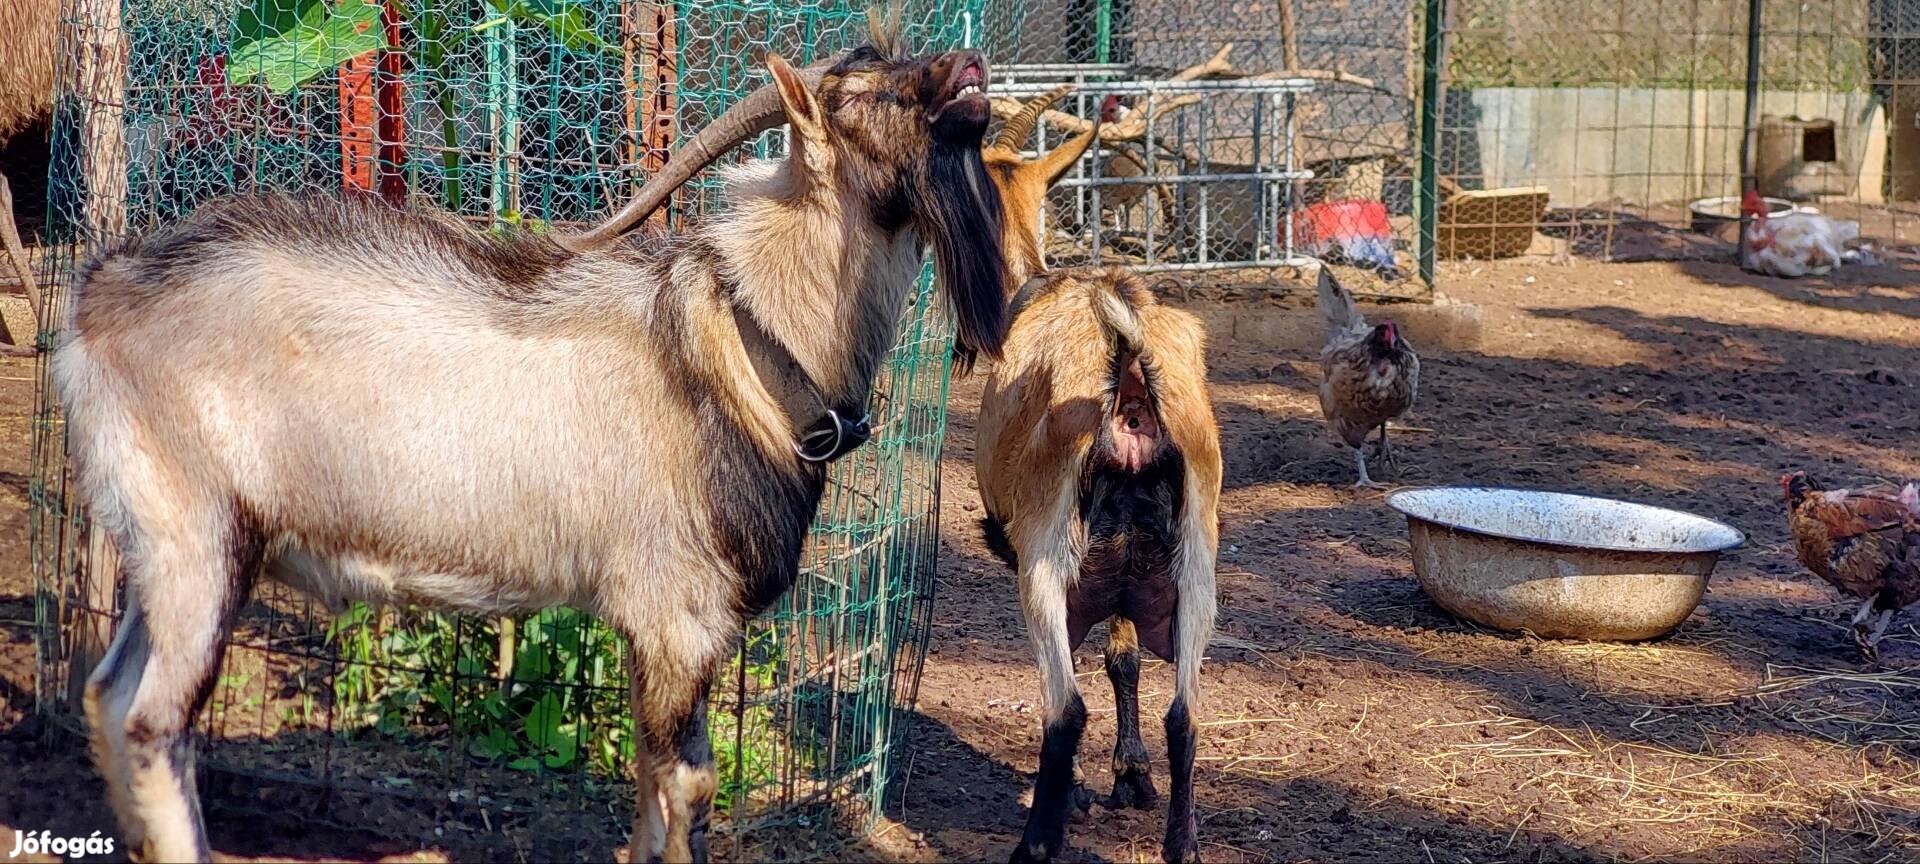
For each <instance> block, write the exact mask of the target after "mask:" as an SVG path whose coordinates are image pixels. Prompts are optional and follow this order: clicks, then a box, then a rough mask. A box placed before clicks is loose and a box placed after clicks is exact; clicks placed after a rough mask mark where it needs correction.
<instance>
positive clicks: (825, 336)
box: [53, 32, 1006, 861]
mask: <svg viewBox="0 0 1920 864" xmlns="http://www.w3.org/2000/svg"><path fill="white" fill-rule="evenodd" d="M876 35H877V37H878V38H877V39H876V41H877V42H878V43H879V44H880V45H881V46H884V47H873V46H868V47H862V48H858V49H855V50H854V51H852V52H850V53H849V54H847V55H845V56H844V57H842V58H840V59H839V60H838V61H837V62H835V63H834V64H833V65H832V66H831V67H830V68H827V69H825V70H824V71H816V72H807V73H802V72H797V71H795V70H794V69H793V68H792V67H790V66H788V65H787V64H786V63H785V62H784V61H781V60H780V59H779V58H777V57H769V59H768V65H769V67H770V69H771V71H772V73H773V78H774V84H772V85H769V86H768V87H766V88H763V89H762V90H761V91H759V92H757V93H755V94H754V95H752V96H749V97H748V98H747V99H746V100H745V101H743V102H742V103H741V104H740V105H738V106H736V108H735V109H734V110H733V111H731V112H729V113H728V114H727V115H726V116H723V117H722V118H720V119H719V120H717V121H715V123H714V124H713V125H712V126H710V127H708V129H707V130H703V131H702V132H701V134H700V135H699V136H698V137H696V138H695V139H694V140H693V141H691V142H689V143H688V144H687V145H686V146H685V147H684V148H683V149H682V151H681V152H680V153H677V154H676V155H675V157H674V159H673V161H671V162H670V163H669V165H668V166H667V167H666V168H665V169H663V170H662V171H661V172H660V174H659V175H658V176H657V177H656V178H655V179H654V180H653V181H650V182H649V183H648V185H647V187H646V188H645V189H643V190H641V192H640V194H639V195H638V196H636V198H635V200H634V202H633V204H632V205H630V206H629V207H627V208H626V209H624V210H623V211H622V212H621V213H620V214H619V215H617V216H615V217H614V218H613V219H611V220H609V222H607V223H606V224H605V225H603V226H601V227H600V228H599V229H596V230H594V231H590V232H587V233H585V234H579V235H558V236H554V235H525V236H519V237H514V238H511V239H499V238H493V237H489V236H485V235H481V234H478V233H476V232H474V231H472V230H470V229H467V228H465V227H464V226H461V225H459V224H458V223H457V222H455V221H454V220H452V219H451V218H449V217H446V216H444V215H436V214H432V213H413V212H405V211H401V210H397V209H392V208H388V207H386V206H385V205H383V204H380V203H378V202H377V201H368V202H348V203H343V202H339V201H333V200H322V199H290V198H236V199H227V200H222V201H218V202H214V203H211V204H208V205H206V206H205V207H203V208H201V209H200V210H198V211H196V212H195V213H194V214H192V215H190V216H188V217H187V218H185V219H184V220H182V221H181V222H179V223H177V224H175V225H173V226H171V227H169V228H166V229H163V230H161V231H159V232H157V233H155V234H153V235H151V236H149V237H146V238H144V239H142V240H138V241H135V242H132V243H129V244H127V245H125V246H123V247H122V248H120V249H117V250H114V251H112V252H110V253H108V254H107V255H106V256H105V257H103V258H102V259H100V260H98V261H96V262H94V263H92V264H91V265H89V266H88V267H87V268H86V269H85V270H83V271H82V273H81V274H80V276H79V278H78V281H77V288H76V292H75V296H74V301H73V304H72V309H73V316H74V317H73V321H72V325H71V328H70V333H69V338H68V339H67V341H66V342H65V343H64V344H62V345H60V346H59V347H58V348H57V349H56V351H55V354H54V359H53V380H54V387H55V390H56V392H57V394H58V396H59V398H60V401H61V403H62V404H63V405H65V406H66V407H67V411H68V414H67V418H68V425H67V430H68V434H69V436H70V441H71V443H70V447H69V452H70V453H71V454H72V457H73V462H74V469H75V474H76V482H77V486H78V492H79V495H80V497H81V499H82V500H83V501H84V502H85V504H86V505H87V507H88V510H89V512H90V514H91V516H92V518H93V519H94V520H95V521H96V523H97V524H99V525H100V526H102V528H103V529H104V530H105V531H106V533H107V534H108V536H109V537H111V538H112V540H113V542H114V544H115V546H116V547H117V548H118V550H119V552H120V555H121V560H122V562H123V566H124V573H125V576H126V582H127V586H126V614H125V615H124V617H123V618H122V620H121V622H120V626H119V628H118V631H117V633H116V634H115V637H114V641H113V645H112V647H111V648H110V649H109V650H108V652H107V655H106V657H105V658H104V659H102V660H101V662H100V664H99V666H98V667H97V668H96V669H95V670H94V672H93V674H92V676H91V677H90V678H89V680H88V682H87V690H86V707H87V717H88V721H89V724H90V726H91V731H92V735H93V739H94V747H95V758H96V761H97V762H98V764H99V767H100V769H101V772H102V774H103V775H104V776H105V778H106V780H107V789H108V794H109V796H110V797H111V799H112V801H113V804H114V807H115V810H116V811H117V812H118V814H119V816H120V820H121V824H122V828H123V830H124V832H125V836H124V839H125V840H126V842H127V845H128V846H129V847H130V848H132V849H135V850H138V851H139V852H141V853H143V855H144V857H145V858H147V859H149V860H154V859H157V860H167V861H185V860H201V861H204V860H207V858H208V857H209V848H208V843H207V839H206V833H205V828H204V826H203V824H202V820H201V818H200V813H199V803H198V798H197V795H196V794H195V791H194V774H193V768H192V762H193V751H192V747H191V744H190V741H189V738H188V735H187V732H188V729H189V727H190V725H191V721H192V718H193V716H194V714H195V713H196V712H197V711H198V710H199V707H200V705H201V704H202V703H204V701H205V700H206V697H207V694H208V692H209V689H210V683H211V681H212V676H213V674H214V670H215V669H216V668H217V667H218V665H219V661H220V654H221V647H222V637H223V636H224V635H225V633H226V632H227V629H228V627H229V624H230V621H231V619H232V616H233V614H234V612H235V610H237V609H238V608H239V607H240V606H241V604H243V603H244V602H245V601H246V598H247V596H248V593H249V591H250V590H251V587H252V585H253V583H254V581H255V579H256V577H258V576H265V577H267V578H270V579H276V580H279V581H283V582H286V583H288V584H291V585H294V586H296V587H299V588H302V589H303V590H305V591H307V592H308V593H310V594H312V595H314V596H315V597H317V598H319V599H321V600H323V601H325V602H327V603H328V605H330V606H336V607H337V606H339V605H341V604H344V603H345V602H346V601H349V600H355V599H362V600H368V601H376V602H377V601H407V602H414V603H419V604H424V605H429V606H433V607H438V608H442V609H454V610H462V611H468V612H474V613H480V614H490V615H498V614H506V613H510V612H517V611H525V610H531V609H537V608H541V607H546V606H553V605H562V604H564V605H570V606H574V607H577V608H580V609H583V610H586V611H589V612H591V613H593V614H595V615H598V616H599V617H600V618H602V619H603V620H605V621H606V622H607V623H608V624H610V625H611V626H613V627H614V628H615V629H617V630H618V631H619V632H620V633H621V634H622V635H624V636H625V637H626V640H627V642H628V645H629V647H630V658H629V667H630V671H631V676H632V682H633V686H632V702H631V704H632V710H633V713H634V731H635V736H634V737H635V743H636V745H637V749H638V751H639V757H638V759H637V760H636V765H635V787H636V788H635V795H636V800H635V808H634V811H635V812H634V822H633V838H632V856H631V857H632V859H633V860H636V861H644V860H649V859H652V860H658V859H660V858H661V857H662V856H664V857H665V858H666V859H667V860H670V861H686V860H696V861H698V860H705V858H706V857H707V844H706V829H707V820H708V814H709V810H710V807H711V802H712V799H713V794H714V789H715V777H714V766H713V759H712V748H711V745H710V743H709V741H708V737H707V726H706V697H707V692H708V688H709V685H710V684H711V682H712V680H713V676H714V674H715V671H716V668H717V666H718V664H719V663H720V662H721V660H722V659H723V658H724V657H726V656H727V655H728V654H729V653H730V652H731V651H732V650H733V649H734V647H735V645H736V644H737V641H738V638H739V635H740V631H741V628H742V626H743V624H744V622H745V621H746V620H747V619H748V618H750V617H751V616H753V615H755V614H758V613H759V612H760V611H762V610H764V609H765V608H766V607H767V606H768V605H770V604H771V603H772V602H773V601H774V600H775V599H776V598H778V597H779V596H780V595H781V594H782V593H784V592H785V591H786V590H787V588H788V587H790V586H791V585H792V584H793V581H794V579H795V578H796V577H797V575H798V567H799V557H800V553H801V546H802V542H803V540H804V537H805V534H806V529H807V526H808V524H809V523H810V522H811V521H812V519H813V517H814V513H815V510H816V507H817V505H818V502H819V499H820V495H821V492H822V489H823V486H824V483H825V477H826V463H827V462H830V461H832V460H833V459H835V458H838V457H839V456H841V455H844V454H845V453H846V452H847V451H848V450H850V449H852V447H854V446H857V445H858V444H859V443H861V442H862V441H864V440H865V439H866V437H867V435H868V434H869V430H868V427H867V424H866V421H865V419H864V417H863V415H864V413H865V406H866V404H867V402H868V397H869V393H870V391H871V389H872V382H873V377H874V374H875V371H876V368H877V366H878V364H879V362H880V359H881V356H882V354H883V353H884V352H885V351H886V349H887V348H888V346H890V345H891V344H892V343H893V341H894V331H895V329H896V325H897V322H898V320H899V317H900V313H901V310H902V307H903V305H904V304H905V300H906V297H907V296H908V294H909V291H910V289H911V288H912V286H913V284H914V282H915V281H916V280H917V279H918V277H919V274H920V272H921V268H922V260H923V258H924V256H925V253H926V250H927V247H928V246H929V245H931V246H932V247H933V249H934V253H935V263H936V266H937V267H938V269H939V271H940V273H941V276H942V279H941V284H942V286H943V288H944V290H945V291H946V294H947V297H948V299H949V300H950V301H951V302H952V303H953V305H954V306H955V307H956V311H957V318H958V319H959V332H960V341H961V342H962V345H963V347H964V348H966V349H967V350H970V351H977V352H979V353H983V354H987V355H989V356H995V355H997V354H998V353H999V348H1000V343H1001V340H1002V338H1003V330H1004V325H1003V318H1002V316H1003V315H1004V314H1005V290H1006V289H1005V286H1004V283H1003V279H1004V273H1005V268H1004V265H1003V264H1002V262H1001V255H1002V246H1001V244H1002V238H1001V230H1000V208H999V202H998V201H997V200H996V199H995V198H994V197H993V191H994V187H993V185H992V182H991V181H990V180H989V179H988V178H987V175H986V170H985V167H984V166H983V165H982V164H981V162H980V157H979V152H980V141H981V138H982V136H983V135H984V133H985V131H986V127H987V122H988V119H989V112H988V106H987V103H986V98H985V95H984V93H983V92H982V91H984V89H985V85H986V72H987V70H986V63H985V59H984V58H983V57H982V56H981V55H980V54H979V53H978V52H974V51H950V52H947V53H945V54H941V55H938V56H935V57H925V58H912V57H907V56H905V55H904V54H903V53H901V52H900V51H899V50H898V48H896V47H892V45H891V43H892V37H890V35H889V34H887V33H885V32H881V33H877V34H876ZM780 116H784V117H785V118H786V119H787V120H788V121H789V122H790V124H791V126H792V135H791V136H790V152H789V154H788V155H787V157H786V158H784V159H782V160H779V161H762V162H756V163H750V164H749V165H747V166H744V167H742V168H739V169H735V170H734V171H733V172H732V176H731V178H730V179H731V189H730V193H731V194H730V196H729V198H730V200H731V201H732V206H731V207H730V209H729V210H727V211H726V212H724V213H722V214H719V215H717V216H715V217H713V218H712V219H710V220H709V221H707V222H705V223H704V224H702V225H700V226H698V227H696V228H694V229H693V230H691V231H688V232H685V233H683V234H678V235H669V236H653V237H649V238H644V239H639V240H634V241H630V242H626V243H619V242H618V241H619V239H620V234H621V232H622V231H624V230H625V229H627V228H629V227H631V226H633V225H635V224H638V223H639V222H640V221H641V220H642V219H644V218H645V217H646V216H647V215H648V213H649V212H650V211H651V209H652V208H653V207H654V206H656V205H657V204H658V203H660V202H661V201H663V200H664V198H665V195H666V192H667V191H670V190H671V188H672V187H673V186H675V185H678V183H679V182H681V181H683V180H684V179H686V178H687V177H688V176H691V175H692V174H693V173H694V172H695V171H697V170H699V168H700V167H701V166H703V165H705V164H706V163H707V162H710V161H711V160H712V159H713V157H715V156H717V155H718V154H719V153H720V152H723V151H725V150H726V149H728V148H729V147H731V146H732V145H733V144H734V143H737V142H738V141H740V140H744V139H745V138H747V137H750V136H751V135H753V134H757V132H758V131H759V130H761V129H765V128H768V127H769V126H771V125H773V123H774V122H776V120H777V118H779V117H780ZM502 394H513V398H511V399H503V398H502ZM855 418H861V419H855Z"/></svg>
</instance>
